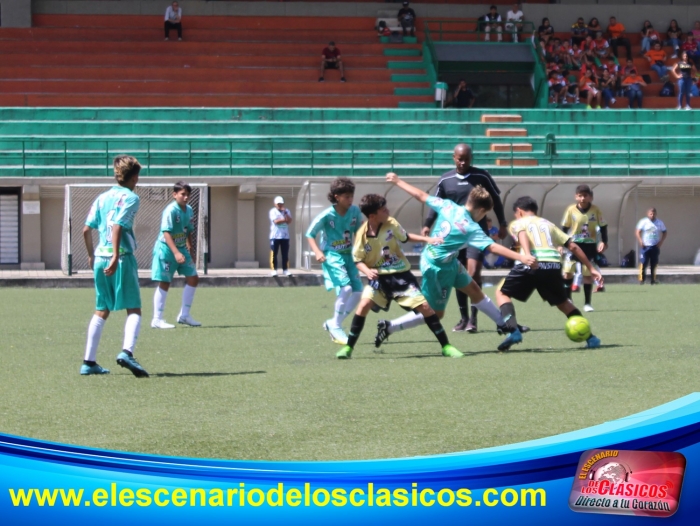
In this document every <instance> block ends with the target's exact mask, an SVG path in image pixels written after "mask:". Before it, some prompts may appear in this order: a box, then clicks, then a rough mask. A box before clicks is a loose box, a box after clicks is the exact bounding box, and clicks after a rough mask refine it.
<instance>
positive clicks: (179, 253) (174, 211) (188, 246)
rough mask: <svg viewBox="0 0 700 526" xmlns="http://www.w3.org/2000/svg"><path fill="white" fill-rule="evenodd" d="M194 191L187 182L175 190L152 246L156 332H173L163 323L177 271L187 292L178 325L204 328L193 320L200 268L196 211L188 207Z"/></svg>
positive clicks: (183, 298) (153, 323)
mask: <svg viewBox="0 0 700 526" xmlns="http://www.w3.org/2000/svg"><path fill="white" fill-rule="evenodd" d="M191 193H192V188H191V187H190V185H188V184H187V183H186V182H184V181H178V182H177V183H175V185H174V186H173V202H172V203H170V204H169V205H168V206H166V207H165V210H163V216H162V219H161V221H160V236H158V239H157V240H156V244H155V245H154V246H153V263H152V264H151V279H152V280H153V281H156V282H158V286H157V287H156V292H155V294H154V296H153V320H152V321H151V327H153V328H154V329H173V328H175V325H172V324H170V323H167V322H166V321H165V320H164V319H163V311H164V310H165V300H166V299H167V297H168V290H169V289H170V283H171V282H172V280H173V277H174V276H175V272H176V271H177V273H178V274H180V276H185V289H184V290H183V291H182V307H181V308H180V314H178V316H177V322H178V323H182V324H184V325H189V326H191V327H199V326H200V325H202V324H201V323H199V322H198V321H195V320H194V319H193V318H192V316H190V308H191V307H192V302H193V301H194V293H195V292H196V290H197V285H198V284H199V276H197V267H196V266H195V264H194V261H193V260H192V256H191V253H192V249H193V247H194V211H193V210H192V207H191V206H190V205H188V204H187V203H188V201H189V200H190V194H191Z"/></svg>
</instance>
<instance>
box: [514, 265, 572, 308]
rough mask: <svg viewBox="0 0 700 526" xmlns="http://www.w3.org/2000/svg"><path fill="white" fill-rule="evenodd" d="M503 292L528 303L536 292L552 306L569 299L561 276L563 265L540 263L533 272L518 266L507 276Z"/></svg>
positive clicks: (523, 266) (528, 268)
mask: <svg viewBox="0 0 700 526" xmlns="http://www.w3.org/2000/svg"><path fill="white" fill-rule="evenodd" d="M500 290H501V292H502V293H503V294H505V295H506V296H508V297H510V298H513V299H516V300H518V301H523V302H525V301H527V300H528V298H529V297H530V295H531V294H532V292H533V291H534V290H537V292H538V293H539V295H540V297H541V298H542V299H543V300H544V301H546V302H548V303H549V304H550V305H559V304H561V303H564V302H565V301H567V300H568V299H569V297H568V295H567V293H566V289H564V279H563V278H562V276H561V263H553V262H552V263H549V262H546V261H544V262H541V263H539V268H538V269H536V270H532V269H531V268H530V267H526V266H525V265H516V266H515V267H513V269H512V270H511V271H510V274H508V276H506V279H505V281H504V282H503V285H502V286H501V289H500Z"/></svg>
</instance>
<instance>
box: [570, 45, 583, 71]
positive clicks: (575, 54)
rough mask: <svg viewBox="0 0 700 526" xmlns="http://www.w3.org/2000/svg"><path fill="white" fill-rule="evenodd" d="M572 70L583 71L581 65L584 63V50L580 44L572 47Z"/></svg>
mask: <svg viewBox="0 0 700 526" xmlns="http://www.w3.org/2000/svg"><path fill="white" fill-rule="evenodd" d="M569 54H570V55H571V69H573V70H579V69H581V63H582V62H583V50H582V49H581V47H580V46H579V45H578V44H574V45H573V46H571V51H570V52H569Z"/></svg>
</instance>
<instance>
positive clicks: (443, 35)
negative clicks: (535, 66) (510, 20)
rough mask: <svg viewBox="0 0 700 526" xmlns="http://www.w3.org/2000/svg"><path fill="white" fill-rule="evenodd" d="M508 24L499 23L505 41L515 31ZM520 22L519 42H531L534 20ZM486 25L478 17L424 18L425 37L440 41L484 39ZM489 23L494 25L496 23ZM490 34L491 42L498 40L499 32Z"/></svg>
mask: <svg viewBox="0 0 700 526" xmlns="http://www.w3.org/2000/svg"><path fill="white" fill-rule="evenodd" d="M506 24H507V22H505V21H503V22H501V23H500V24H498V25H500V26H501V34H502V35H503V39H504V41H508V40H509V39H511V37H512V35H513V33H514V31H512V30H511V31H506V29H505V26H506ZM519 24H520V25H521V26H522V27H521V29H519V30H518V31H517V33H518V35H519V36H518V42H519V43H525V42H526V43H528V44H530V37H531V36H532V34H533V33H534V32H535V24H534V22H529V21H523V22H519ZM486 25H487V23H486V22H480V21H479V19H477V18H452V19H437V18H426V19H423V30H424V32H425V38H426V39H428V38H430V39H432V40H435V41H440V42H474V41H483V40H484V37H485V36H486V32H485V31H484V27H485V26H486ZM488 25H491V26H493V25H494V24H488ZM472 26H473V27H472ZM490 35H491V42H498V32H496V31H494V30H492V31H491V33H490Z"/></svg>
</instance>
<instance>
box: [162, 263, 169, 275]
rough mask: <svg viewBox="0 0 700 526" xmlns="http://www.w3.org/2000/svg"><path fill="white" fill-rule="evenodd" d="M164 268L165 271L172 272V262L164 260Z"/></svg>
mask: <svg viewBox="0 0 700 526" xmlns="http://www.w3.org/2000/svg"><path fill="white" fill-rule="evenodd" d="M163 270H165V272H170V263H168V262H167V261H163Z"/></svg>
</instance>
